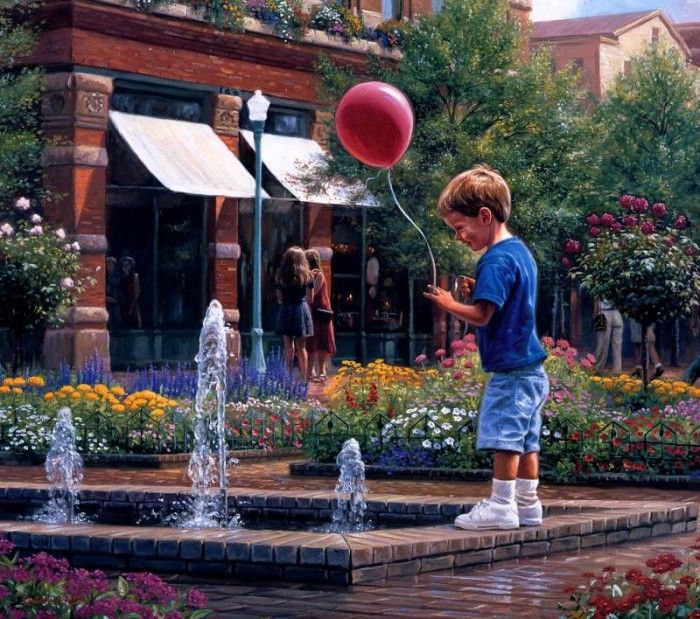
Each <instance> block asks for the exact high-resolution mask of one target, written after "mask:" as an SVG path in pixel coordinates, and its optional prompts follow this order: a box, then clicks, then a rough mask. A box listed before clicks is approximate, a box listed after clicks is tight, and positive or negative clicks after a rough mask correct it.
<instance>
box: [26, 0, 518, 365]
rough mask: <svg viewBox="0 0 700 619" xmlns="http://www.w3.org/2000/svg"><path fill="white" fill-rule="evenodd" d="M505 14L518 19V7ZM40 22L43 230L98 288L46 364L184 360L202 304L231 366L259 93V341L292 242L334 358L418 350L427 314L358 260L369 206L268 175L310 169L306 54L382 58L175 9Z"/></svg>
mask: <svg viewBox="0 0 700 619" xmlns="http://www.w3.org/2000/svg"><path fill="white" fill-rule="evenodd" d="M350 7H351V8H352V9H353V10H355V11H356V12H362V14H363V16H364V17H365V19H366V21H367V23H370V24H371V23H373V22H375V23H376V22H377V21H380V20H381V19H383V18H391V17H394V18H396V17H398V18H400V17H411V16H413V15H416V14H419V13H421V12H425V11H430V10H434V9H437V8H439V4H435V6H433V5H430V6H424V4H423V0H409V2H407V3H404V4H403V8H402V5H401V3H399V4H397V3H396V2H394V1H392V0H359V2H358V1H357V0H351V4H350ZM510 7H511V12H512V14H513V16H514V17H516V18H518V19H522V20H527V19H528V16H529V11H530V6H529V0H511V3H510ZM402 11H403V12H402ZM40 18H41V19H42V21H43V23H44V24H45V28H44V29H43V31H42V33H41V37H40V40H39V43H38V47H37V49H36V50H35V53H34V54H33V57H32V59H31V62H32V63H35V64H40V65H42V66H44V67H46V69H47V72H48V76H47V91H46V93H45V96H44V99H43V104H42V118H43V121H42V122H43V127H44V129H45V131H46V133H47V135H48V136H49V137H51V138H55V140H54V141H53V142H52V144H51V146H49V147H48V148H47V149H46V151H45V153H44V159H43V163H44V166H45V180H46V184H47V185H48V187H50V188H51V189H52V190H53V191H54V192H55V194H56V195H57V197H58V199H57V200H56V201H55V202H52V203H51V204H49V205H47V207H46V214H47V217H48V218H49V219H50V220H52V221H54V222H56V223H60V224H61V225H63V226H64V227H65V228H66V230H67V231H68V232H69V234H71V235H72V236H73V237H74V238H75V239H76V240H77V241H78V242H79V243H80V245H81V248H82V252H81V255H82V258H81V260H82V268H83V272H84V274H86V275H90V276H92V277H93V278H95V279H96V283H95V285H93V286H89V287H88V288H87V289H86V291H85V292H84V294H83V295H82V296H81V298H80V300H79V302H78V304H77V306H76V307H74V308H73V309H72V310H71V311H70V313H69V315H68V316H67V320H66V323H65V325H64V327H63V328H61V329H59V330H50V331H48V332H47V334H46V337H45V341H44V356H45V361H46V363H47V364H48V365H52V366H55V365H56V364H57V363H59V362H60V361H62V360H66V361H68V362H69V363H71V364H79V363H81V362H82V361H83V360H84V359H85V358H86V357H89V356H91V355H92V354H93V351H95V350H96V351H97V352H98V354H99V355H100V356H102V357H104V358H105V359H111V362H112V367H115V368H118V367H124V366H131V367H134V366H136V365H139V364H144V363H151V362H162V361H168V362H175V361H191V360H192V358H193V356H194V354H195V352H196V349H197V335H198V330H199V327H200V325H201V319H202V316H203V311H204V309H205V307H206V305H207V304H208V302H209V300H210V299H212V298H217V299H219V300H220V301H221V303H222V305H223V307H224V310H225V316H226V320H227V321H228V322H229V323H230V324H231V326H232V327H233V331H232V334H231V342H230V347H231V350H232V351H233V352H238V351H240V346H241V339H243V340H244V344H245V338H246V333H247V332H249V331H250V325H251V316H250V305H251V302H250V299H251V297H252V295H251V287H252V268H251V258H250V256H251V243H252V236H253V215H252V211H253V200H252V196H253V186H254V182H253V178H252V176H251V171H252V170H253V166H252V162H253V160H254V152H253V150H252V148H251V146H250V145H249V143H248V141H247V140H246V139H244V137H245V131H241V129H246V128H248V127H249V123H248V119H247V113H246V107H245V101H246V100H247V98H248V97H249V96H250V95H251V94H252V93H253V91H255V90H257V89H260V90H262V92H263V93H264V94H265V95H266V96H267V97H268V98H269V99H270V100H271V102H272V105H271V108H270V112H269V115H268V121H267V124H266V127H265V132H266V133H265V136H264V140H263V159H264V161H265V163H266V167H265V171H264V180H263V187H264V189H265V190H266V196H267V197H269V199H268V200H266V201H265V203H264V207H263V210H264V215H263V231H262V236H263V265H262V267H263V271H262V272H263V307H264V315H263V328H264V330H265V333H266V336H269V337H271V338H273V337H274V336H273V334H274V326H275V303H274V302H273V295H272V286H271V283H270V282H271V279H272V276H273V273H274V271H275V269H276V267H277V265H278V262H279V258H280V257H281V254H282V252H283V251H284V249H285V248H286V247H287V246H289V245H291V244H299V245H302V246H304V247H316V248H318V249H319V250H320V252H321V255H322V258H323V260H324V268H325V269H326V270H327V277H328V278H329V281H330V282H331V290H332V303H333V306H334V310H335V313H336V329H337V333H338V344H339V356H341V357H348V358H366V357H367V356H387V357H389V358H395V359H401V358H403V359H407V358H408V357H409V355H410V354H412V353H413V350H412V348H411V347H412V346H413V347H415V346H417V345H423V344H421V342H423V343H424V342H427V341H429V339H430V337H431V336H430V333H431V331H432V326H433V325H432V322H433V321H432V316H431V313H430V311H429V309H428V308H426V307H423V306H421V305H420V304H421V303H423V302H424V300H423V298H422V296H421V295H420V294H418V295H413V294H412V291H411V288H412V287H413V286H415V285H416V284H415V282H409V281H408V280H407V278H406V276H405V275H404V274H401V273H392V272H390V271H388V270H386V269H385V268H384V265H383V264H381V263H380V261H381V257H380V256H376V255H372V248H367V247H366V246H365V244H363V235H362V232H361V231H362V225H363V219H364V217H366V212H367V209H368V208H371V205H370V202H371V200H370V201H369V202H366V203H364V204H357V203H356V202H353V201H352V199H351V198H349V197H348V196H349V195H351V194H349V193H348V192H347V191H345V190H344V188H338V187H336V188H333V187H331V188H326V189H324V190H322V191H319V192H316V193H312V194H310V193H309V191H307V190H305V189H304V188H303V187H300V186H299V184H298V183H297V184H295V183H294V177H295V173H298V172H299V171H298V170H293V169H282V170H280V169H279V165H281V164H280V160H279V159H280V158H274V157H273V158H272V159H271V158H270V155H271V154H274V152H279V153H290V152H294V153H297V154H298V159H297V160H296V161H297V163H299V162H301V161H302V160H306V161H310V160H312V159H313V158H314V157H316V156H318V153H319V146H318V142H322V141H323V134H324V128H325V125H324V122H323V121H324V118H323V114H322V113H321V112H319V111H317V110H318V107H319V102H318V100H317V96H318V95H317V78H316V75H315V72H314V63H315V60H316V58H317V54H318V52H319V51H321V50H323V51H324V52H326V53H327V54H328V55H329V56H330V57H331V58H332V59H333V60H334V61H335V62H337V63H340V64H343V65H345V66H348V67H352V68H355V69H361V68H362V67H363V66H364V65H365V62H366V52H367V51H373V52H374V53H376V54H378V55H380V56H383V57H385V58H386V59H387V61H392V60H393V59H395V58H396V54H395V53H394V54H392V53H391V52H388V51H386V50H384V49H381V48H380V47H379V46H378V45H377V44H376V43H372V42H367V41H362V42H358V41H354V42H352V43H346V42H343V41H342V40H340V39H338V38H335V37H331V36H328V35H326V34H325V33H320V32H313V31H312V32H310V33H309V34H307V35H306V37H305V38H304V39H303V40H302V41H298V42H287V41H284V40H282V39H280V38H279V37H277V36H276V35H275V34H274V32H273V31H272V29H271V28H270V27H269V26H265V25H263V24H262V23H260V22H257V21H255V20H253V19H249V18H246V23H245V31H244V32H242V33H234V32H228V31H222V30H220V29H216V28H215V27H214V26H213V25H211V24H210V23H207V22H205V21H203V20H202V18H201V17H199V14H198V13H197V12H196V11H195V10H194V9H192V8H191V6H185V5H179V4H168V5H162V6H161V7H159V8H157V9H156V10H154V11H153V12H151V13H142V12H139V11H137V10H135V9H134V8H133V5H131V4H128V3H127V2H126V1H125V0H47V2H45V3H44V4H43V6H42V8H41V9H40ZM267 142H269V143H270V146H269V147H267V150H266V143H267ZM291 161H292V163H290V158H289V157H287V164H286V165H287V168H289V166H290V165H292V167H293V162H294V161H295V160H294V159H291ZM283 167H284V166H283ZM297 175H298V174H297ZM372 259H374V261H373V260H372ZM375 262H376V263H377V264H375ZM368 263H369V264H371V265H372V267H371V268H368ZM375 266H378V267H379V268H378V273H379V276H378V282H377V283H376V286H375V290H374V293H375V294H374V296H373V297H371V298H370V297H369V296H368V295H367V291H368V286H367V282H368V280H367V276H368V275H369V276H370V277H373V276H374V275H375V274H376V270H377V269H375V268H374V267H375ZM361 310H364V311H361ZM413 316H415V317H416V319H415V321H414V320H413ZM409 317H410V319H409ZM421 332H422V333H423V334H421Z"/></svg>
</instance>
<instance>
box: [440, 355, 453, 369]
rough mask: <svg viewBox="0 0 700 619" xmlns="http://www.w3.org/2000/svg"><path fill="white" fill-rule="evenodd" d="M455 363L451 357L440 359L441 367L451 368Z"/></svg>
mask: <svg viewBox="0 0 700 619" xmlns="http://www.w3.org/2000/svg"><path fill="white" fill-rule="evenodd" d="M454 364H455V360H454V359H452V358H451V357H447V359H443V360H442V367H444V368H451V367H452V366H453V365H454Z"/></svg>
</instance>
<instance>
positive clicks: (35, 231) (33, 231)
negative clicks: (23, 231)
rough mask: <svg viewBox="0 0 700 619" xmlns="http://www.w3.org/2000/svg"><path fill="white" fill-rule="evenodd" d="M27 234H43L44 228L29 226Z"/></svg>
mask: <svg viewBox="0 0 700 619" xmlns="http://www.w3.org/2000/svg"><path fill="white" fill-rule="evenodd" d="M29 234H30V235H31V236H41V235H42V234H44V229H43V228H42V227H41V226H33V227H32V228H29Z"/></svg>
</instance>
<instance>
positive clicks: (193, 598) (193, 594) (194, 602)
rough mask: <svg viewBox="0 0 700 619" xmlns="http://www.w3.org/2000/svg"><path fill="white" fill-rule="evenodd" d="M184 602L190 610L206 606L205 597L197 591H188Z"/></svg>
mask: <svg viewBox="0 0 700 619" xmlns="http://www.w3.org/2000/svg"><path fill="white" fill-rule="evenodd" d="M185 601H186V603H187V606H189V607H190V608H204V607H205V606H206V605H207V596H206V595H204V593H202V592H201V591H200V590H199V589H190V590H189V591H188V592H187V597H186V598H185Z"/></svg>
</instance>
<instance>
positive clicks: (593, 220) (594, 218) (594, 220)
mask: <svg viewBox="0 0 700 619" xmlns="http://www.w3.org/2000/svg"><path fill="white" fill-rule="evenodd" d="M586 223H587V224H588V225H589V226H597V225H598V224H600V217H598V215H596V214H595V213H591V214H590V215H589V216H588V217H586Z"/></svg>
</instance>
